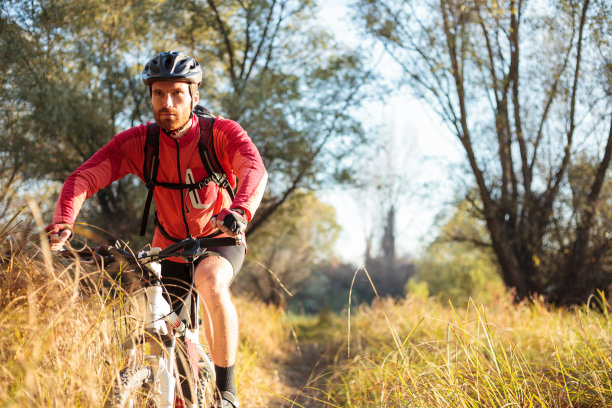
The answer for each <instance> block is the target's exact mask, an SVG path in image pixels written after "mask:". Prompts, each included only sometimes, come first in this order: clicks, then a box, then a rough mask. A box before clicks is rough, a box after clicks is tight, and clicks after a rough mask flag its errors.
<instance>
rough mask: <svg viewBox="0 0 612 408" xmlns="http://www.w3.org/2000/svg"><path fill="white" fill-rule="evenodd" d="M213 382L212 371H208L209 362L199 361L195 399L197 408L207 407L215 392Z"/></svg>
mask: <svg viewBox="0 0 612 408" xmlns="http://www.w3.org/2000/svg"><path fill="white" fill-rule="evenodd" d="M214 383H215V381H214V371H213V372H211V371H210V366H209V364H206V363H205V362H203V361H200V362H199V363H198V386H197V401H198V407H199V408H208V407H209V406H210V404H211V403H212V401H213V396H214V392H215V388H214Z"/></svg>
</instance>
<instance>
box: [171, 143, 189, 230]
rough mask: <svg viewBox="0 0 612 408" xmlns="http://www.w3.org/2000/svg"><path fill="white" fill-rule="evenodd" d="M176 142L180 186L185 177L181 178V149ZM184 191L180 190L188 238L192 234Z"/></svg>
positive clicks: (182, 213)
mask: <svg viewBox="0 0 612 408" xmlns="http://www.w3.org/2000/svg"><path fill="white" fill-rule="evenodd" d="M174 142H175V143H176V169H177V171H178V179H179V184H183V177H182V176H181V149H180V145H179V141H178V140H177V139H175V140H174ZM183 190H184V188H181V189H180V190H179V191H180V194H181V215H182V216H183V222H184V223H185V232H186V234H187V236H186V237H190V236H191V233H190V232H189V224H188V223H187V215H186V214H185V206H186V203H185V195H184V194H183Z"/></svg>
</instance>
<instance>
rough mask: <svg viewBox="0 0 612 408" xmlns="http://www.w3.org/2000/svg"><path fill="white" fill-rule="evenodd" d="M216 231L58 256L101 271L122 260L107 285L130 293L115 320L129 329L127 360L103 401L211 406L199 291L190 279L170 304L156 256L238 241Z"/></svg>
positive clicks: (196, 252)
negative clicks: (158, 244) (148, 245)
mask: <svg viewBox="0 0 612 408" xmlns="http://www.w3.org/2000/svg"><path fill="white" fill-rule="evenodd" d="M219 233H220V232H218V233H216V234H213V235H209V236H206V237H204V238H187V239H184V240H182V241H179V242H177V243H175V244H172V245H170V246H168V247H167V248H165V249H163V250H161V249H159V248H153V249H151V250H150V251H140V252H138V253H137V254H134V253H133V252H130V251H128V250H125V249H122V248H120V245H117V244H118V242H115V243H114V244H112V245H109V246H99V247H95V248H91V249H83V250H72V249H66V250H63V251H60V253H59V255H60V256H62V257H69V258H75V257H77V258H79V259H81V260H83V261H85V262H89V263H98V264H99V266H100V268H101V270H104V269H105V268H108V267H109V266H110V265H113V264H116V263H117V262H119V271H118V274H117V276H116V277H114V278H113V279H112V281H111V285H110V286H111V287H110V288H111V289H112V288H113V287H116V286H120V287H121V288H122V290H120V291H115V293H120V294H121V296H125V295H127V297H128V298H129V299H123V301H122V302H120V303H121V304H122V305H123V307H125V308H126V309H130V310H129V312H126V311H125V310H124V313H123V318H122V319H120V320H119V321H117V319H114V322H115V331H116V333H117V337H118V338H119V337H120V336H119V332H121V331H124V332H126V331H127V332H128V333H127V336H125V337H126V339H125V340H124V341H121V339H119V347H120V349H121V352H122V354H123V360H124V361H125V364H124V365H123V368H122V369H121V370H120V371H119V374H118V376H117V378H116V380H115V381H114V383H113V386H112V389H111V391H110V398H108V399H107V402H106V406H107V407H129V408H133V407H141V406H144V407H151V408H182V407H187V406H190V407H193V408H196V407H199V408H208V405H207V404H209V401H210V400H211V399H212V397H213V389H212V388H213V384H214V375H215V374H214V373H215V371H214V368H213V364H212V362H211V360H210V358H209V357H208V355H207V353H206V351H205V350H204V347H203V346H202V345H201V344H200V341H199V328H200V320H199V318H198V316H199V306H200V302H199V297H198V295H197V292H195V291H193V281H192V282H191V286H190V288H191V289H190V290H189V292H188V293H186V294H185V296H184V297H183V298H182V299H181V301H180V302H179V303H180V307H179V310H174V309H172V307H171V304H172V301H171V300H170V299H169V295H168V292H167V291H165V288H164V287H163V285H162V282H161V274H160V272H161V265H160V264H159V262H161V261H162V260H164V259H167V258H171V257H181V258H183V259H184V260H185V261H187V262H193V261H194V260H196V259H197V258H198V257H200V256H202V255H204V254H205V253H206V250H207V248H212V247H220V246H231V245H240V244H241V243H242V240H241V237H240V236H238V237H236V238H229V237H226V238H219V237H216V235H218V234H219ZM192 267H193V263H192ZM192 272H193V269H192ZM192 275H193V273H192ZM164 292H165V293H164ZM194 303H195V305H194ZM177 357H178V359H177ZM183 377H184V378H183ZM187 404H189V405H187Z"/></svg>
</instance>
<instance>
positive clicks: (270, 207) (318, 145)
mask: <svg viewBox="0 0 612 408" xmlns="http://www.w3.org/2000/svg"><path fill="white" fill-rule="evenodd" d="M316 12H317V8H316V4H315V3H313V2H311V1H302V0H291V1H284V2H276V1H266V0H256V1H255V0H254V1H246V2H245V1H233V0H230V1H213V0H211V1H206V2H196V1H192V0H180V1H163V0H129V1H117V0H113V1H106V2H99V1H93V0H74V1H70V2H65V1H59V0H35V1H24V0H7V1H3V2H2V4H1V5H0V24H1V28H2V29H1V30H0V32H1V35H0V64H1V65H2V66H3V70H2V72H1V73H0V83H1V84H2V86H1V87H0V108H1V109H2V111H3V112H4V113H5V114H4V115H3V116H2V117H0V125H2V127H3V128H4V129H8V131H7V132H6V133H3V134H2V135H0V142H2V143H0V146H1V147H0V157H3V158H4V157H10V158H11V159H10V160H11V166H10V168H11V169H16V170H18V173H19V174H20V175H21V177H22V178H23V179H24V180H35V181H38V182H40V181H58V182H62V181H63V180H65V178H66V177H67V176H68V175H69V174H70V172H71V171H73V170H74V169H75V168H76V167H77V166H78V165H80V164H81V163H82V162H83V161H85V160H87V159H88V158H89V157H91V155H92V154H93V153H94V152H95V151H96V150H98V149H99V148H100V147H101V146H102V145H104V144H105V143H107V142H108V141H109V140H110V139H111V137H112V136H113V135H114V134H116V133H117V132H119V131H120V130H122V129H125V128H128V127H130V126H134V125H137V124H140V123H144V122H146V120H147V119H149V120H150V119H151V116H152V115H151V112H150V103H149V99H148V93H147V91H146V88H145V87H144V86H143V84H142V82H141V81H140V78H139V74H140V72H141V70H142V67H143V65H144V63H145V62H146V61H147V60H148V59H149V58H151V57H152V56H153V55H155V54H156V53H158V52H159V51H161V50H167V49H181V50H183V51H185V52H187V53H189V54H191V55H193V56H195V57H196V58H198V60H199V61H200V62H201V63H202V66H203V67H204V79H203V84H202V89H201V100H202V103H203V104H204V105H207V106H208V107H209V108H211V110H212V111H213V112H215V113H218V114H222V115H224V116H226V117H229V118H231V119H234V120H237V121H238V122H239V123H240V124H241V125H242V126H243V127H244V128H245V129H246V130H247V131H248V132H249V134H250V136H251V137H252V139H253V140H254V141H255V143H256V145H257V146H258V147H259V149H260V152H261V154H262V157H263V159H264V162H265V164H266V167H267V169H268V172H269V174H270V179H269V180H270V186H269V190H268V194H267V199H266V200H265V201H264V203H263V205H262V208H261V209H260V211H259V217H258V219H257V221H256V222H254V223H251V230H252V231H255V230H256V229H257V228H259V226H260V225H263V224H265V222H266V221H267V219H268V217H270V216H271V215H272V214H273V213H274V211H276V209H277V208H279V207H280V206H282V205H283V204H284V203H285V202H286V200H287V199H288V198H289V196H291V195H292V194H293V193H294V192H295V191H296V189H299V188H312V186H316V185H317V184H319V183H321V182H325V181H326V180H333V176H334V175H336V174H340V173H342V172H343V171H344V172H345V173H346V169H345V168H342V166H341V163H342V164H343V165H344V164H346V163H347V161H342V160H334V161H333V163H337V164H335V165H333V166H329V165H324V164H325V163H329V162H330V158H333V159H339V158H344V157H346V156H347V155H349V154H350V153H351V152H352V150H353V149H354V146H355V145H359V144H361V143H363V141H364V134H363V132H362V130H361V127H360V125H359V123H358V122H357V121H356V120H355V119H354V118H352V117H351V116H350V114H349V112H350V111H351V108H352V107H354V106H355V105H358V104H359V103H361V101H362V99H363V97H364V95H365V94H366V90H365V85H366V84H367V83H368V80H369V78H370V74H369V73H368V72H367V70H366V69H365V68H364V57H363V55H362V54H360V53H359V52H357V51H356V50H351V49H347V48H346V47H345V46H340V45H338V44H336V43H335V42H334V41H333V39H332V38H331V36H330V34H329V33H328V32H327V30H326V28H324V27H320V26H318V25H317V21H316ZM322 107H324V109H322ZM3 160H4V159H3ZM6 177H10V174H9V175H7V176H6ZM138 185H139V183H138V182H137V181H136V180H135V179H129V178H128V179H124V180H121V181H120V182H117V183H114V184H113V185H111V186H110V187H107V188H106V189H104V190H103V191H101V192H100V193H98V195H97V196H96V198H95V200H89V201H88V202H87V204H86V207H85V208H84V210H83V213H82V216H81V217H80V218H79V220H80V221H87V222H90V223H95V224H98V225H100V226H102V227H104V228H107V229H109V230H110V231H111V232H114V233H115V234H117V235H119V236H121V237H122V238H125V239H128V240H132V241H133V240H134V239H135V237H134V235H132V234H130V231H133V232H135V231H136V230H137V226H138V220H139V215H140V213H141V211H142V201H143V199H144V197H143V195H144V193H143V189H142V188H141V187H137V186H138ZM118 219H120V220H122V222H121V223H117V222H116V220H118ZM150 230H151V228H150Z"/></svg>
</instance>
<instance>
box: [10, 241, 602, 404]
mask: <svg viewBox="0 0 612 408" xmlns="http://www.w3.org/2000/svg"><path fill="white" fill-rule="evenodd" d="M45 259H46V260H45ZM52 263H53V262H52V261H51V260H50V259H49V258H45V257H43V256H41V254H40V253H38V254H36V253H31V254H28V255H27V256H26V255H25V254H21V255H15V256H7V257H4V258H3V259H2V261H1V264H0V339H1V341H2V347H1V348H0V407H42V406H45V407H99V406H102V404H103V401H104V399H105V396H106V394H107V393H108V391H109V384H110V383H111V382H112V379H113V378H114V376H115V375H116V373H117V367H118V366H119V361H118V353H117V350H116V346H115V342H114V331H113V324H112V322H113V314H112V313H111V311H112V307H111V306H112V302H111V301H109V300H108V299H105V298H103V297H100V296H95V295H92V294H85V293H84V292H83V291H81V290H80V287H81V284H80V283H79V282H82V281H83V279H84V278H86V277H87V273H88V272H85V271H84V270H82V269H80V268H77V267H76V266H74V265H73V266H70V267H68V266H64V267H60V266H58V265H53V266H52ZM491 292H492V294H493V296H491V293H490V294H489V298H492V299H495V300H494V301H490V302H488V303H487V304H486V305H482V304H479V303H478V301H477V300H474V301H471V302H470V303H469V304H467V305H464V306H461V307H459V306H456V307H453V305H449V304H444V303H443V302H440V301H439V300H438V299H423V298H418V297H409V298H406V299H404V300H400V301H392V300H383V301H382V302H378V301H377V302H376V303H375V304H373V305H371V306H360V307H354V306H353V308H352V309H351V310H350V311H349V310H348V309H347V310H345V312H344V313H342V314H333V313H321V314H320V315H319V316H304V315H289V314H286V313H285V312H284V311H282V310H278V309H276V308H274V307H271V306H267V305H264V304H261V303H259V302H257V301H254V300H250V299H247V298H243V297H237V298H236V299H235V300H236V303H237V307H238V310H239V318H240V325H241V338H240V346H239V347H240V348H239V365H238V366H237V370H238V371H237V382H238V388H239V397H240V399H241V400H242V401H243V405H242V406H243V407H250V408H254V407H291V406H294V407H307V408H311V407H428V408H430V407H551V408H553V407H555V408H557V407H574V408H585V407H593V408H595V407H598V408H599V407H610V406H612V318H611V314H610V313H611V312H612V308H611V307H610V304H609V303H607V302H606V301H605V300H603V299H600V298H597V297H595V298H593V302H594V304H597V306H598V309H599V311H596V309H597V308H588V307H583V308H575V309H554V308H551V307H549V306H547V305H545V304H543V303H542V302H539V301H537V300H536V301H535V302H533V303H529V304H519V305H515V304H513V303H512V301H511V298H510V296H509V295H508V294H506V293H505V292H504V291H503V290H502V289H501V288H491Z"/></svg>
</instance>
